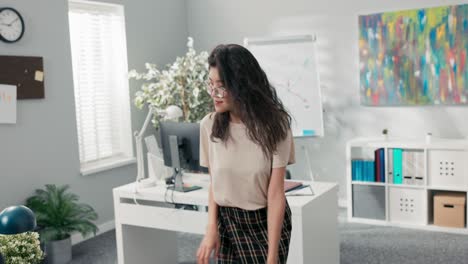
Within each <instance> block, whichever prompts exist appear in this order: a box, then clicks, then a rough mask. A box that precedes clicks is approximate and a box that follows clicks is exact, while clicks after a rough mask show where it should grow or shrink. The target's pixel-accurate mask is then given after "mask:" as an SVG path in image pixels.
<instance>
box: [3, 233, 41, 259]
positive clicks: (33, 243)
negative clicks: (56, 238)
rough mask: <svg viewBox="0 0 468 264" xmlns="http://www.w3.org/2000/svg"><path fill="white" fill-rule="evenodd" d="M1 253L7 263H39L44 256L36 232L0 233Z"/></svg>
mask: <svg viewBox="0 0 468 264" xmlns="http://www.w3.org/2000/svg"><path fill="white" fill-rule="evenodd" d="M0 253H1V254H2V256H3V259H4V260H5V264H37V263H41V261H42V259H43V258H44V253H43V252H42V250H41V247H40V242H39V234H38V233H36V232H26V233H21V234H16V235H7V236H3V235H0Z"/></svg>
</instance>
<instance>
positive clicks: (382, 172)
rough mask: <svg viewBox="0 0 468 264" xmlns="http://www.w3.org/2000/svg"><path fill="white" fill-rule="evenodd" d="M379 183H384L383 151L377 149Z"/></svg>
mask: <svg viewBox="0 0 468 264" xmlns="http://www.w3.org/2000/svg"><path fill="white" fill-rule="evenodd" d="M379 160H380V164H379V165H380V182H385V149H383V148H381V149H379Z"/></svg>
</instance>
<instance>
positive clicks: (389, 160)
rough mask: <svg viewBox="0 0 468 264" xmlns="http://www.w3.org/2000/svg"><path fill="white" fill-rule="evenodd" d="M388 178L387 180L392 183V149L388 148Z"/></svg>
mask: <svg viewBox="0 0 468 264" xmlns="http://www.w3.org/2000/svg"><path fill="white" fill-rule="evenodd" d="M387 160H388V166H387V168H388V179H387V182H389V183H393V149H388V159H387Z"/></svg>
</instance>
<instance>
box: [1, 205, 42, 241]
mask: <svg viewBox="0 0 468 264" xmlns="http://www.w3.org/2000/svg"><path fill="white" fill-rule="evenodd" d="M35 228H36V217H35V216H34V213H33V211H31V209H29V208H28V207H26V206H23V205H19V206H10V207H8V208H6V209H4V210H3V211H2V212H1V213H0V234H3V235H14V234H19V233H23V232H27V231H32V230H34V229H35Z"/></svg>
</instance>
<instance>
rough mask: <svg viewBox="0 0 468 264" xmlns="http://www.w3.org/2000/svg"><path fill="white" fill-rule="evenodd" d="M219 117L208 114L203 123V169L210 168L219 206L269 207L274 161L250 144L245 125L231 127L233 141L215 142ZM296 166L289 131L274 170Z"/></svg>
mask: <svg viewBox="0 0 468 264" xmlns="http://www.w3.org/2000/svg"><path fill="white" fill-rule="evenodd" d="M215 114H216V113H211V114H208V115H207V116H205V117H204V118H203V119H202V121H201V123H200V165H201V166H203V167H209V168H210V174H211V177H212V182H211V184H212V187H213V196H214V197H213V198H214V200H215V202H216V203H217V204H218V205H220V206H229V207H238V208H241V209H244V210H257V209H260V208H264V207H266V206H267V194H268V185H269V182H270V177H271V174H270V172H271V168H272V162H271V160H269V159H267V157H266V156H265V155H264V153H263V151H262V149H261V147H260V146H259V145H257V143H255V142H253V141H252V140H250V138H249V137H248V133H247V128H246V126H245V125H244V124H241V123H232V122H231V123H230V124H229V129H230V134H231V137H230V138H229V139H228V141H227V144H224V143H223V142H222V141H221V140H220V139H217V138H214V140H215V141H216V142H213V141H211V139H210V135H211V130H212V126H213V123H214V116H215ZM293 163H295V153H294V140H293V137H292V132H291V130H289V133H288V136H287V137H286V138H285V139H284V140H283V141H281V142H280V143H279V144H278V145H277V151H276V153H274V154H273V168H280V167H285V166H286V165H288V164H293Z"/></svg>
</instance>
